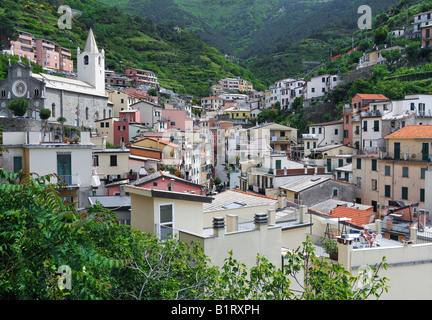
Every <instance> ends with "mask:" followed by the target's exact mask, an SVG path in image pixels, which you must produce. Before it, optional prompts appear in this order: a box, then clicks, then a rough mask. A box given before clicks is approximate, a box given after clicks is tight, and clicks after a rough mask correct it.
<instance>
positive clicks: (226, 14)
mask: <svg viewBox="0 0 432 320" xmlns="http://www.w3.org/2000/svg"><path fill="white" fill-rule="evenodd" d="M100 1H101V2H103V3H106V4H109V5H113V6H116V7H118V8H119V9H120V10H122V11H125V12H129V13H131V14H135V15H140V16H143V17H144V16H145V17H149V18H151V19H152V20H153V21H157V22H160V21H173V22H174V23H175V24H177V25H179V26H181V27H183V28H186V30H189V31H191V32H194V33H195V34H197V35H199V37H200V38H201V39H202V40H203V41H204V42H206V43H208V44H209V45H212V46H215V47H216V48H218V49H219V50H221V51H222V52H224V53H227V54H231V55H232V54H233V55H235V56H236V57H238V58H239V59H241V60H246V61H242V62H241V65H242V66H244V67H245V68H248V69H249V70H252V71H253V72H254V74H255V75H256V76H257V78H258V79H259V80H260V82H262V83H265V84H266V85H269V84H270V83H271V82H272V81H274V79H282V78H288V77H292V76H294V75H297V74H301V73H306V72H307V71H309V70H311V68H313V67H314V66H313V65H308V64H302V60H306V61H311V60H312V61H315V60H317V59H318V60H320V61H321V60H323V61H326V60H327V59H328V58H329V57H330V53H331V50H330V48H331V41H332V40H333V39H340V38H344V37H345V36H346V35H347V34H349V35H351V34H353V33H354V32H355V31H356V30H357V21H358V19H359V18H360V15H359V14H358V8H359V7H360V6H361V5H370V6H371V8H372V10H373V11H372V12H373V14H374V15H376V14H377V13H379V12H381V11H383V10H386V9H387V8H388V7H389V6H390V5H392V4H394V3H396V2H397V0H382V1H372V0H292V1H287V0H265V1H264V0H238V1H227V0H122V1H114V0H100ZM308 38H311V39H315V40H316V42H317V43H318V44H317V45H315V46H313V45H310V44H309V45H308V48H307V50H304V40H305V39H308ZM325 44H329V45H330V46H327V45H325ZM269 79H271V80H269Z"/></svg>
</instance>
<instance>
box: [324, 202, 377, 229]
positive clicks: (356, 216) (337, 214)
mask: <svg viewBox="0 0 432 320" xmlns="http://www.w3.org/2000/svg"><path fill="white" fill-rule="evenodd" d="M373 214H374V213H373V212H371V211H369V210H366V211H365V210H360V209H355V208H348V207H344V206H339V207H337V208H335V209H333V210H332V211H330V213H329V216H331V217H334V218H350V219H351V221H349V223H350V224H353V225H355V226H358V227H363V225H365V224H368V223H370V216H371V215H373Z"/></svg>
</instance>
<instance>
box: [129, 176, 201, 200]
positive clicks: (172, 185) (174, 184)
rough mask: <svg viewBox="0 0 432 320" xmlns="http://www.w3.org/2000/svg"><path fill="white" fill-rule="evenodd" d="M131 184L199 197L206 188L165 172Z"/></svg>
mask: <svg viewBox="0 0 432 320" xmlns="http://www.w3.org/2000/svg"><path fill="white" fill-rule="evenodd" d="M131 184H132V185H133V186H136V187H140V188H144V189H157V190H168V191H175V192H189V193H195V194H197V195H201V194H204V186H202V185H199V184H195V183H192V182H190V181H187V180H184V179H181V178H179V177H177V176H175V175H173V174H170V173H168V172H165V171H158V172H156V173H153V174H151V175H148V176H145V177H143V178H140V179H138V180H136V181H134V182H132V183H131Z"/></svg>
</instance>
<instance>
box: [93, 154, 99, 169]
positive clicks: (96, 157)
mask: <svg viewBox="0 0 432 320" xmlns="http://www.w3.org/2000/svg"><path fill="white" fill-rule="evenodd" d="M93 167H99V156H98V155H95V156H93Z"/></svg>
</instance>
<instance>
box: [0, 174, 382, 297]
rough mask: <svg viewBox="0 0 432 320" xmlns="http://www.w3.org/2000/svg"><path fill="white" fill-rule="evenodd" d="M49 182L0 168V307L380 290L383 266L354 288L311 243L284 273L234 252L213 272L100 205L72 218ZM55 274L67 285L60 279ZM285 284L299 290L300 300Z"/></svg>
mask: <svg viewBox="0 0 432 320" xmlns="http://www.w3.org/2000/svg"><path fill="white" fill-rule="evenodd" d="M53 179H54V180H55V179H56V175H47V176H43V177H34V176H32V175H31V174H29V173H27V172H25V171H23V170H22V171H20V172H18V173H11V172H7V171H5V170H3V169H0V181H1V182H0V191H1V192H0V225H1V229H0V270H1V271H0V298H1V299H2V300H8V299H14V300H35V299H43V300H53V299H70V300H88V299H91V300H97V299H105V300H107V299H109V300H117V299H128V300H130V299H188V300H196V299H202V300H206V299H210V300H211V299H236V300H238V299H278V300H280V299H365V298H368V297H376V298H379V296H380V295H381V294H382V292H383V291H384V290H387V287H386V286H385V283H386V281H387V279H386V278H380V277H378V271H379V270H380V268H381V267H386V265H385V262H384V261H383V262H381V263H380V264H378V265H377V266H374V267H372V268H371V269H370V270H371V271H372V276H371V277H369V278H367V280H368V281H367V282H364V281H363V282H361V284H362V286H359V285H358V284H359V281H362V279H363V278H364V279H366V278H365V277H363V276H358V277H353V276H351V275H350V274H349V273H348V272H346V271H345V270H344V269H343V268H342V267H341V266H340V265H337V264H334V263H332V262H330V260H326V259H324V260H323V259H321V258H318V257H316V256H315V253H314V248H313V247H312V245H311V243H310V242H309V241H306V242H305V243H304V244H303V249H300V248H299V249H297V250H295V251H293V252H289V253H288V254H287V256H286V258H285V263H284V267H283V269H278V268H276V266H274V265H272V264H271V263H269V262H268V261H267V260H266V259H265V258H264V257H260V256H258V257H257V265H256V266H255V267H252V268H250V269H247V268H246V267H245V266H244V264H242V263H241V262H239V261H237V260H236V259H235V258H234V257H233V255H232V253H230V254H228V258H227V259H226V261H225V264H224V265H223V266H222V267H221V268H218V267H214V266H211V265H210V261H209V260H208V258H207V257H206V256H205V255H204V254H203V251H202V249H201V247H200V246H199V245H197V244H194V243H193V244H186V243H184V242H181V241H177V240H176V239H171V240H165V241H161V240H160V239H158V238H156V237H155V236H154V235H153V234H143V233H141V232H139V231H137V230H135V229H130V228H129V227H127V226H120V225H118V223H117V218H116V216H115V214H114V213H112V212H110V211H108V210H106V209H104V208H103V207H102V206H101V205H100V204H96V205H94V206H90V207H89V208H87V210H86V211H83V212H77V211H76V209H75V206H74V204H71V203H67V202H63V201H62V200H61V198H60V197H59V193H58V191H59V190H60V188H61V185H59V184H57V183H55V182H51V181H52V180H53ZM61 266H69V267H70V270H71V273H70V274H69V275H70V276H71V281H66V282H64V281H63V279H62V278H60V277H61V276H63V274H61V270H62V269H61V268H60V267H61ZM59 273H60V274H59ZM303 273H305V275H306V277H305V279H306V281H305V282H302V281H301V280H300V278H302V274H303ZM293 279H295V280H296V281H300V284H302V283H303V285H302V287H303V288H302V289H301V290H300V291H298V292H296V291H295V290H294V289H293V288H292V287H291V286H290V285H291V281H292V280H293ZM68 283H69V284H70V289H69V288H68V286H67V284H68ZM364 284H367V285H364Z"/></svg>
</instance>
